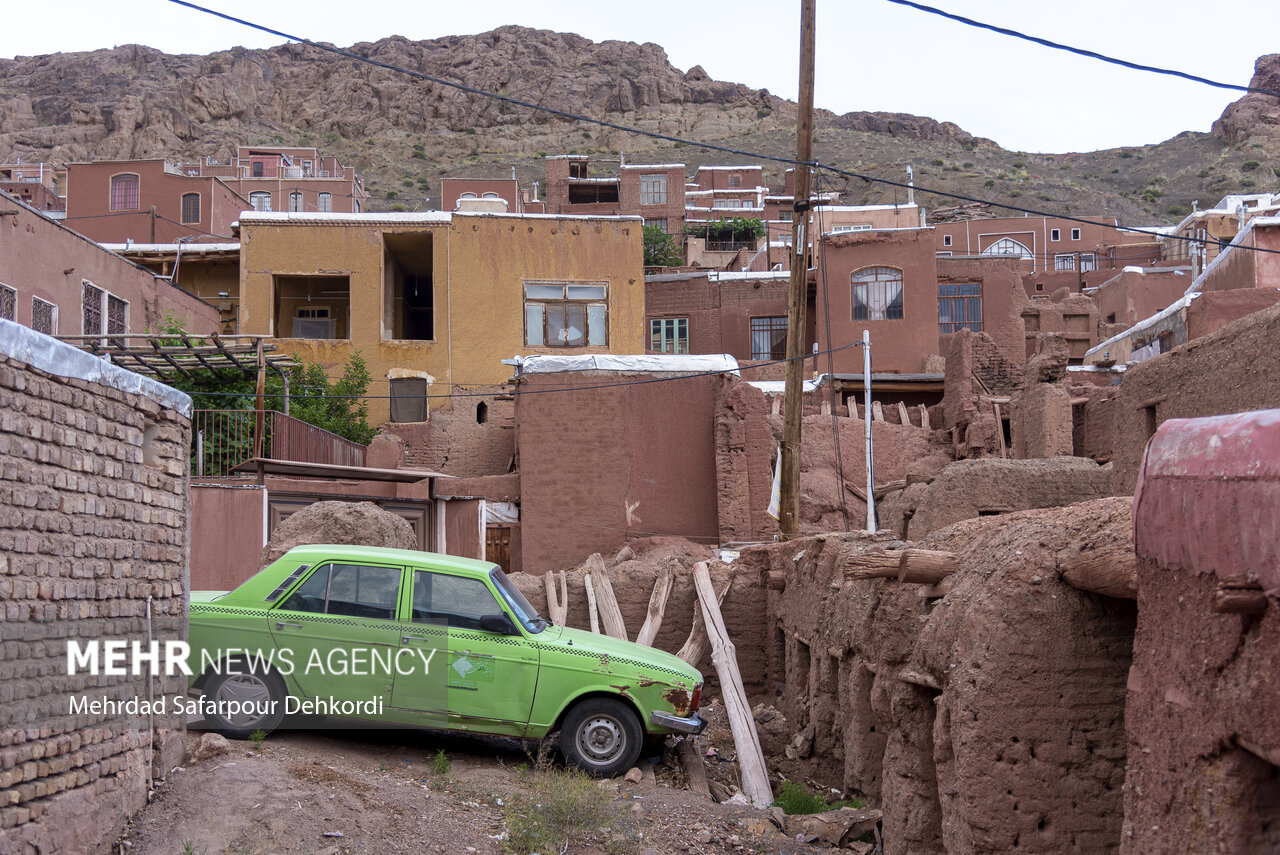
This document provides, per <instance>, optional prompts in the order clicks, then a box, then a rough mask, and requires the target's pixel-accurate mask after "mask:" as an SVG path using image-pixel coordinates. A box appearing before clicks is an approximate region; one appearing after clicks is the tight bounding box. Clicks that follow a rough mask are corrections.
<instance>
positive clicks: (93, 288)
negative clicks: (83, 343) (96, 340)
mask: <svg viewBox="0 0 1280 855" xmlns="http://www.w3.org/2000/svg"><path fill="white" fill-rule="evenodd" d="M81 284H82V286H83V287H82V291H81V319H82V333H83V334H84V335H102V334H103V333H106V334H108V335H113V334H120V333H124V332H128V330H129V304H128V303H127V302H126V301H124V300H121V299H120V298H119V297H117V296H116V295H115V294H111V293H109V292H107V291H104V290H102V289H101V288H99V287H98V286H97V285H94V284H93V283H92V282H90V281H89V280H88V279H84V280H81Z"/></svg>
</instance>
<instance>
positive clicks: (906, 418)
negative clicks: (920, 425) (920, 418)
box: [898, 401, 911, 425]
mask: <svg viewBox="0 0 1280 855" xmlns="http://www.w3.org/2000/svg"><path fill="white" fill-rule="evenodd" d="M898 421H900V422H901V423H902V424H904V425H909V424H911V416H910V415H908V414H907V405H906V404H904V403H903V402H902V401H899V402H898Z"/></svg>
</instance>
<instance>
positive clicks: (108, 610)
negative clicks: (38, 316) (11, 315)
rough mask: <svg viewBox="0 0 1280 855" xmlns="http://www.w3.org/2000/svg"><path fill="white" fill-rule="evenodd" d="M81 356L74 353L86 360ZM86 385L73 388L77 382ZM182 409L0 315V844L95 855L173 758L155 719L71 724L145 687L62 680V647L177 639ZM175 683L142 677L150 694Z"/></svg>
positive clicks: (165, 720)
mask: <svg viewBox="0 0 1280 855" xmlns="http://www.w3.org/2000/svg"><path fill="white" fill-rule="evenodd" d="M85 360H89V361H88V362H86V361H85ZM82 377H87V378H90V379H80V378H82ZM189 412H190V399H188V398H186V396H185V395H181V393H176V392H174V391H173V390H172V389H167V388H166V387H161V386H160V385H159V384H156V383H151V382H150V381H143V380H142V378H139V377H138V376H137V375H133V374H131V373H130V372H126V371H123V370H122V369H119V368H116V367H115V366H111V365H109V364H107V363H103V362H101V360H98V359H96V358H94V357H90V356H88V355H87V354H80V353H79V352H78V351H75V350H74V349H73V348H70V347H69V346H66V345H62V344H59V343H57V342H54V341H53V340H52V339H48V338H46V337H44V336H40V335H39V334H37V333H32V332H31V331H30V330H27V329H25V328H22V327H18V326H17V325H14V324H9V323H8V322H0V614H2V615H3V620H0V851H3V852H6V853H9V852H37V851H38V852H95V851H101V850H104V849H105V848H106V847H107V846H109V845H110V841H111V840H112V839H114V837H115V835H117V834H118V833H119V831H120V830H121V829H122V828H123V826H124V823H125V821H126V820H127V818H128V816H129V815H130V813H131V812H133V811H134V810H136V809H138V808H140V807H141V806H142V805H143V804H145V802H146V793H147V787H148V783H149V778H150V777H151V775H152V774H162V771H161V770H167V769H168V768H171V766H172V765H174V764H176V763H177V762H179V761H180V760H181V751H182V740H181V739H180V738H179V737H178V735H177V734H176V733H175V732H174V731H173V730H171V729H170V728H172V727H174V726H175V724H176V726H177V727H178V728H180V727H181V724H180V723H175V720H174V719H173V717H160V718H157V719H156V725H157V728H158V729H159V732H157V733H156V734H155V736H154V738H153V736H152V734H151V732H150V730H149V729H148V727H147V726H146V722H145V719H138V718H137V717H129V716H125V715H109V714H98V715H93V714H78V715H73V714H72V711H71V709H70V699H71V697H73V696H85V697H88V698H90V699H101V698H103V697H107V698H112V699H129V698H134V697H139V696H141V697H145V696H146V695H147V685H146V678H145V677H138V676H119V677H118V676H107V675H103V674H100V675H97V676H95V675H91V674H87V673H84V672H83V671H81V672H80V673H77V674H76V675H74V676H69V675H68V668H67V647H68V644H67V640H68V639H71V638H74V639H77V640H78V641H79V643H81V644H82V645H83V644H86V643H88V642H89V641H90V640H93V639H123V640H139V641H141V642H144V643H145V641H146V638H147V634H146V633H147V620H146V611H147V600H148V597H150V598H151V611H152V616H153V619H152V622H151V629H152V632H153V637H154V638H156V639H157V640H160V641H162V642H163V641H164V640H167V639H178V638H184V637H185V635H186V630H185V627H186V618H185V611H186V579H185V573H186V567H187V534H186V523H187V462H186V461H187V454H188V449H189V443H190V423H189ZM184 688H185V677H183V676H182V675H181V674H178V675H176V676H173V677H164V676H160V677H157V678H155V680H154V682H153V686H152V691H153V694H154V696H156V697H159V696H161V695H164V694H173V693H174V692H179V691H182V690H183V689H184Z"/></svg>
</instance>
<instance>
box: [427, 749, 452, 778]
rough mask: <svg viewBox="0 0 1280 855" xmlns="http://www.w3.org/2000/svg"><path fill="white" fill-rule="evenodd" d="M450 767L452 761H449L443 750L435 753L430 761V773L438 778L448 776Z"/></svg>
mask: <svg viewBox="0 0 1280 855" xmlns="http://www.w3.org/2000/svg"><path fill="white" fill-rule="evenodd" d="M452 766H453V761H452V760H450V759H449V755H448V754H445V753H444V749H443V748H441V749H440V750H439V751H437V752H436V756H435V757H433V758H432V759H431V771H432V772H434V773H435V774H436V775H438V776H440V777H444V776H445V775H448V774H449V769H450V767H452Z"/></svg>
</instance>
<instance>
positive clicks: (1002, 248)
mask: <svg viewBox="0 0 1280 855" xmlns="http://www.w3.org/2000/svg"><path fill="white" fill-rule="evenodd" d="M982 254H983V255H1014V256H1017V257H1018V258H1032V257H1033V256H1032V254H1031V250H1029V249H1027V248H1026V246H1025V245H1023V244H1021V243H1018V242H1017V241H1016V240H1014V239H1013V238H1000V240H998V241H996V242H995V243H993V244H991V246H989V247H987V248H986V249H984V250H983V251H982Z"/></svg>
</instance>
